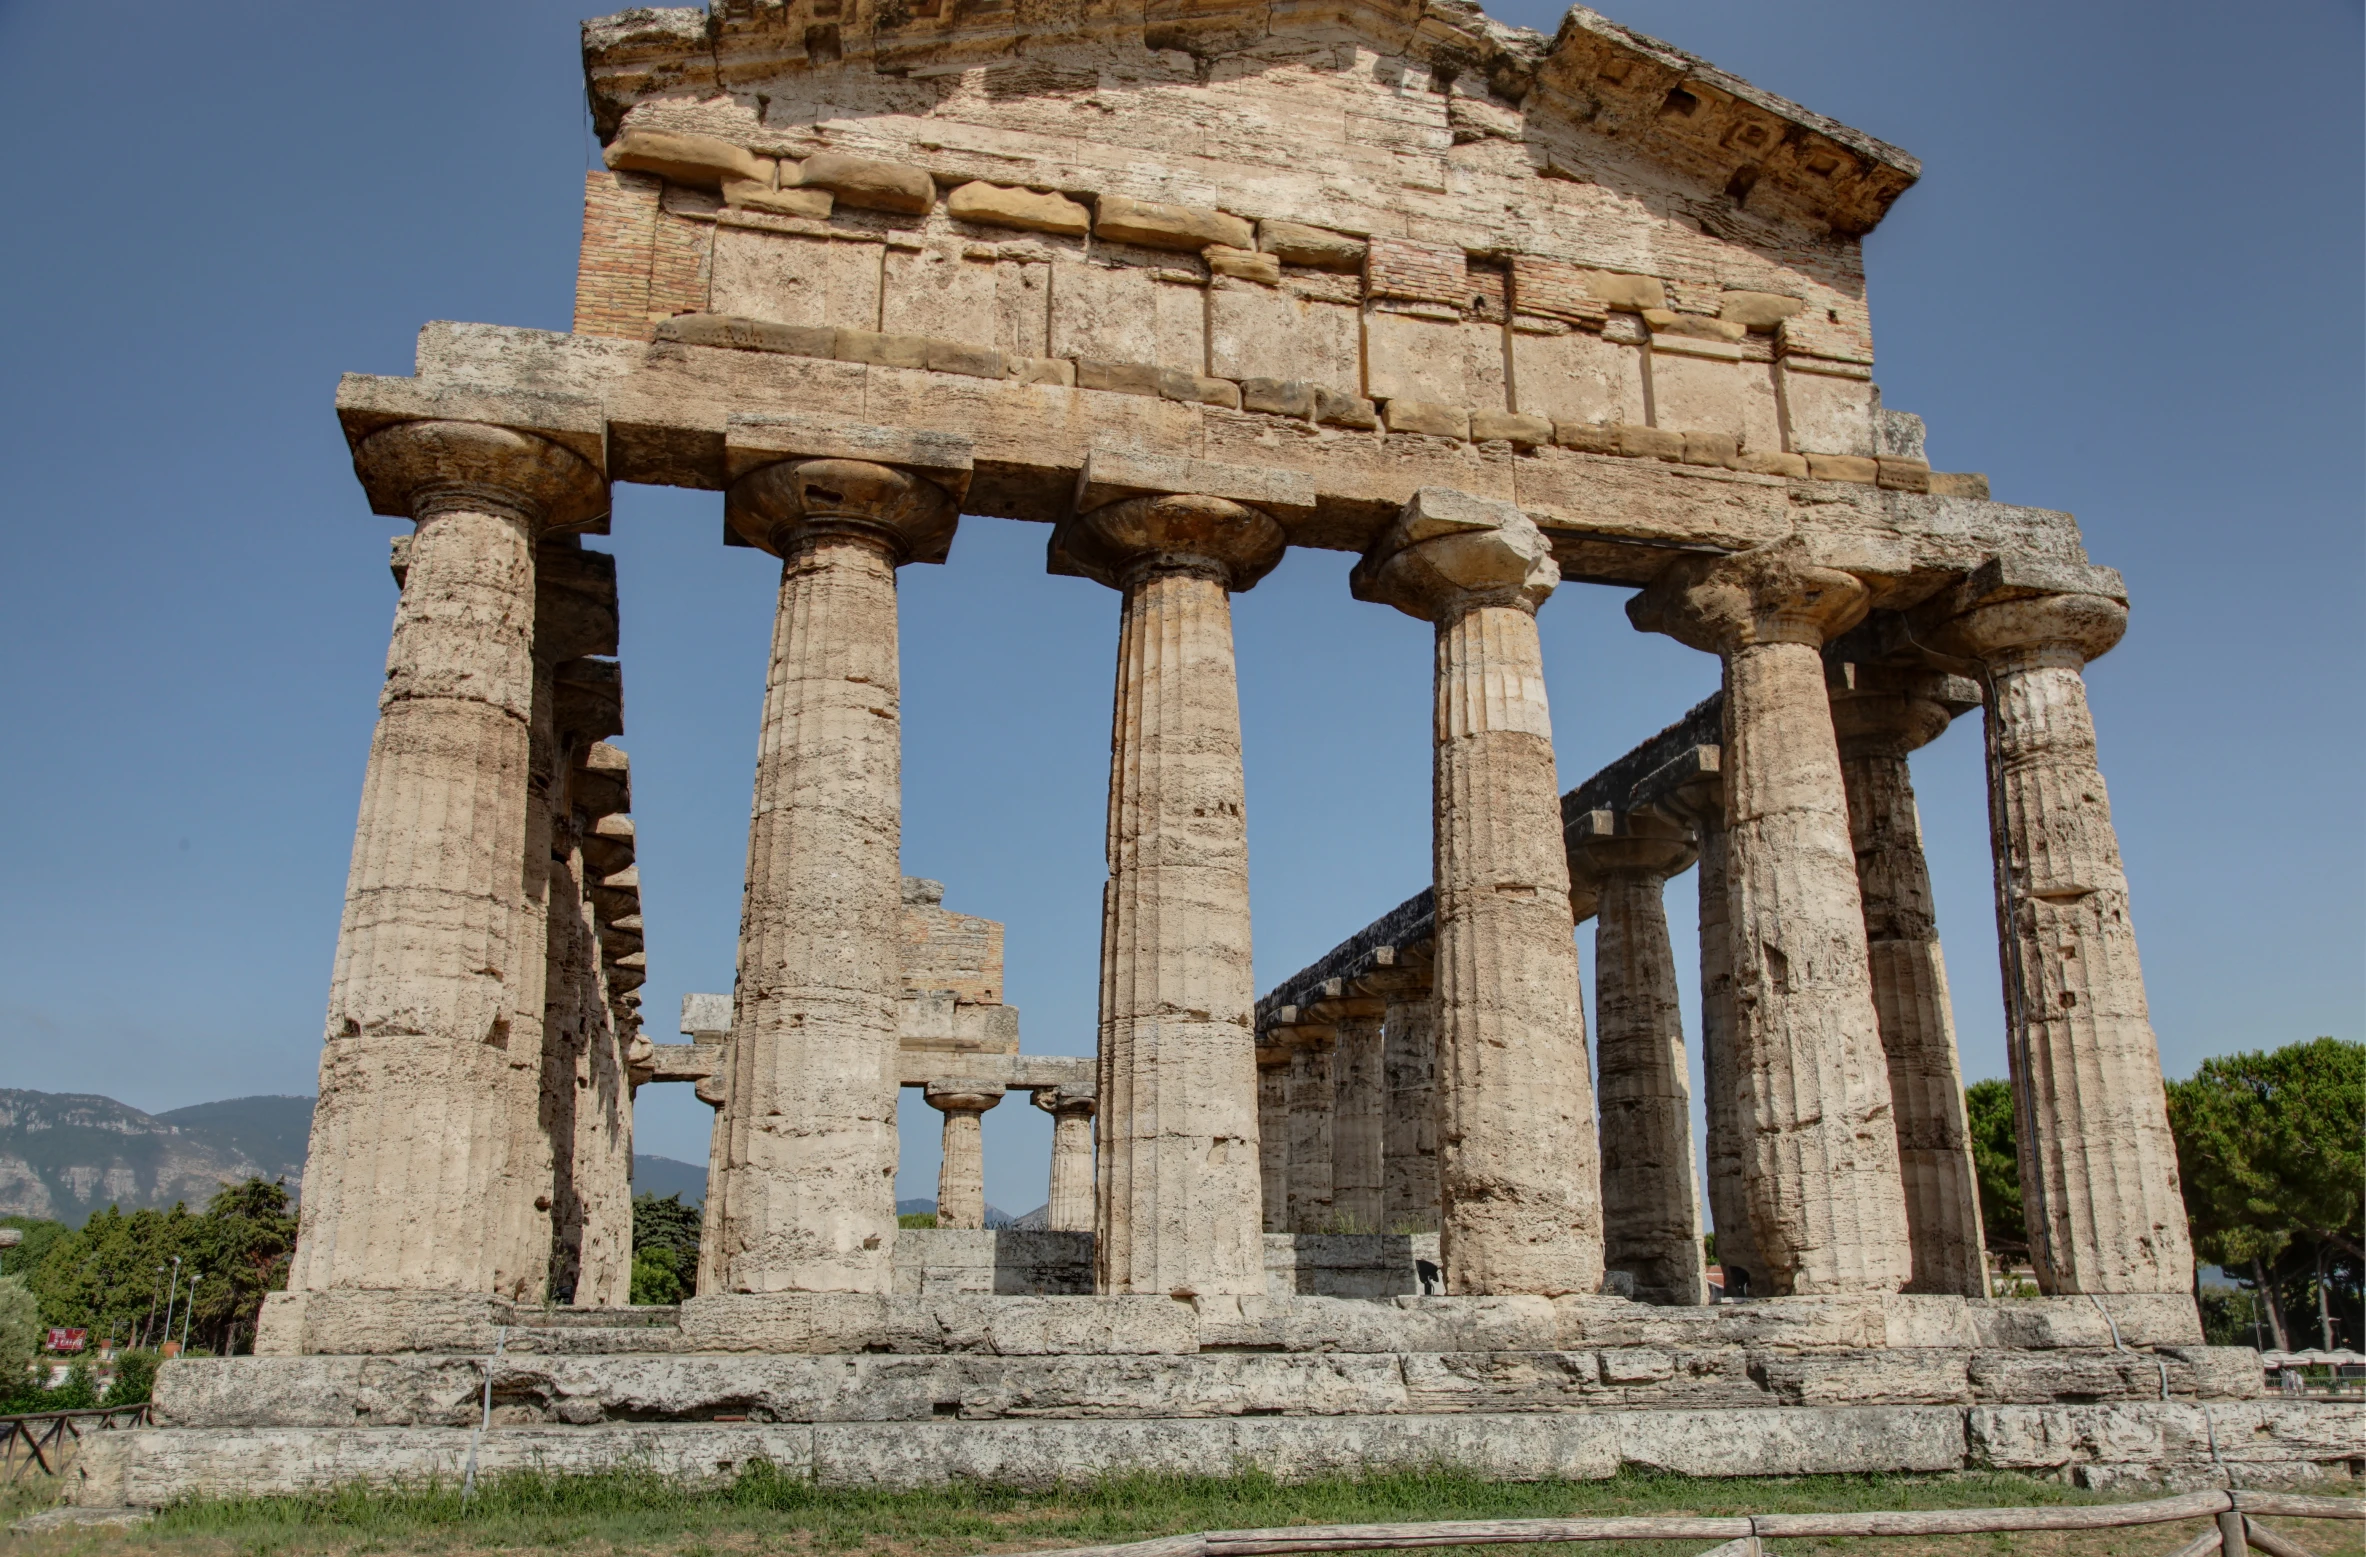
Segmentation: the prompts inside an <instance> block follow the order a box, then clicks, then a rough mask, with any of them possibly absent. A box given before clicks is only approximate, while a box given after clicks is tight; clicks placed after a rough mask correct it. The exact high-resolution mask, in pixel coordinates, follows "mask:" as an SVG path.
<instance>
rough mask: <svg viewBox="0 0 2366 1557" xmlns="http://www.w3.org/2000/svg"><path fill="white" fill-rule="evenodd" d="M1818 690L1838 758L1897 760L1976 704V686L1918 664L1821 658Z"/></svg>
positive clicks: (1976, 684)
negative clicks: (1824, 698) (1826, 700)
mask: <svg viewBox="0 0 2366 1557" xmlns="http://www.w3.org/2000/svg"><path fill="white" fill-rule="evenodd" d="M1824 686H1825V688H1826V690H1827V691H1829V692H1830V693H1831V695H1832V733H1833V734H1834V735H1835V736H1837V737H1838V738H1839V741H1840V755H1841V756H1842V757H1903V756H1905V755H1906V754H1907V753H1909V752H1912V751H1917V750H1919V749H1921V748H1922V747H1924V746H1927V745H1929V744H1930V743H1931V742H1933V741H1935V740H1937V739H1938V738H1939V737H1940V736H1942V735H1944V734H1946V733H1947V726H1948V725H1949V724H1951V723H1952V722H1954V719H1955V716H1956V715H1958V714H1960V713H1964V712H1967V711H1968V710H1971V709H1974V708H1977V707H1979V706H1980V687H1979V683H1977V682H1975V681H1972V680H1970V679H1969V678H1967V677H1964V676H1951V675H1948V674H1947V673H1946V672H1944V671H1937V670H1930V669H1926V668H1924V667H1922V666H1919V665H1881V664H1868V663H1864V662H1861V661H1854V660H1838V659H1826V660H1825V662H1824Z"/></svg>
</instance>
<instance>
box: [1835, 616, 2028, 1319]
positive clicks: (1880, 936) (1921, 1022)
mask: <svg viewBox="0 0 2366 1557" xmlns="http://www.w3.org/2000/svg"><path fill="white" fill-rule="evenodd" d="M1826 678H1827V682H1828V684H1829V686H1830V690H1831V694H1832V728H1833V730H1834V732H1835V734H1837V735H1838V737H1839V739H1840V772H1841V777H1842V778H1843V779H1844V780H1845V781H1846V782H1847V786H1848V829H1849V836H1850V837H1851V838H1852V839H1854V840H1855V843H1856V850H1857V886H1858V890H1859V891H1861V892H1862V893H1863V894H1864V898H1865V942H1866V950H1867V954H1868V958H1869V961H1870V964H1871V969H1872V975H1873V1009H1874V1013H1875V1014H1876V1015H1877V1016H1878V1017H1879V1018H1880V1021H1881V1048H1882V1053H1883V1054H1884V1055H1886V1056H1887V1057H1888V1060H1889V1077H1890V1106H1891V1108H1892V1110H1893V1111H1894V1112H1895V1114H1896V1118H1897V1130H1898V1170H1899V1175H1900V1178H1901V1180H1902V1181H1903V1183H1904V1187H1905V1192H1906V1231H1907V1237H1908V1240H1909V1242H1910V1244H1911V1246H1912V1248H1913V1253H1914V1275H1913V1277H1912V1279H1911V1280H1909V1281H1908V1282H1907V1283H1906V1290H1907V1291H1909V1292H1953V1293H1959V1294H1961V1295H1962V1296H1965V1297H1986V1296H1987V1295H1988V1267H1987V1261H1986V1257H1985V1252H1984V1248H1983V1244H1982V1241H1981V1235H1980V1188H1979V1181H1978V1179H1977V1178H1976V1177H1974V1175H1973V1172H1972V1135H1971V1125H1970V1122H1969V1121H1968V1120H1967V1119H1966V1117H1965V1115H1964V1102H1963V1067H1962V1066H1961V1064H1960V1063H1958V1061H1957V1059H1956V1053H1955V1012H1954V1009H1953V1007H1952V1005H1951V1004H1950V1002H1949V1001H1948V998H1947V964H1946V962H1945V960H1944V959H1942V958H1941V956H1940V954H1939V923H1938V918H1937V915H1936V912H1935V910H1934V909H1933V906H1932V903H1931V876H1930V871H1929V869H1928V867H1927V866H1925V864H1924V863H1923V856H1922V820H1921V818H1920V816H1918V815H1917V814H1916V811H1915V808H1914V782H1913V779H1912V778H1911V777H1910V776H1909V775H1908V773H1907V771H1906V754H1907V753H1908V752H1911V751H1913V750H1915V749H1916V748H1917V747H1920V746H1923V745H1926V744H1928V743H1929V742H1930V741H1932V740H1934V739H1936V738H1937V737H1938V736H1939V735H1941V734H1942V733H1944V732H1945V730H1946V728H1947V725H1948V722H1949V721H1950V720H1952V719H1953V718H1954V717H1955V715H1956V714H1957V713H1959V712H1961V711H1962V710H1964V709H1967V708H1971V707H1974V706H1976V705H1977V704H1978V702H1979V700H1980V690H1979V688H1978V687H1976V686H1974V685H1973V684H1972V683H1971V682H1968V681H1966V680H1964V679H1963V678H1962V677H1960V676H1948V675H1942V674H1939V673H1937V672H1935V671H1929V670H1922V669H1918V668H1905V669H1901V668H1896V667H1891V666H1883V665H1873V664H1864V663H1858V662H1855V661H1839V662H1835V663H1831V664H1828V665H1827V666H1826Z"/></svg>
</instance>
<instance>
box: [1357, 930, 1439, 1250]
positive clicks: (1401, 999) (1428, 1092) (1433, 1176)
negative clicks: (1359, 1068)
mask: <svg viewBox="0 0 2366 1557" xmlns="http://www.w3.org/2000/svg"><path fill="white" fill-rule="evenodd" d="M1370 982H1372V983H1373V984H1374V986H1375V987H1376V988H1377V989H1378V990H1379V991H1380V992H1381V994H1382V995H1383V996H1384V997H1385V998H1386V1000H1387V1002H1388V1003H1387V1006H1386V1008H1385V1009H1384V1010H1383V1011H1382V1013H1381V1017H1380V1048H1381V1062H1380V1063H1381V1069H1382V1071H1383V1072H1384V1074H1385V1076H1386V1081H1387V1087H1388V1115H1387V1121H1386V1124H1385V1126H1384V1132H1383V1138H1382V1143H1381V1153H1380V1178H1381V1196H1380V1225H1381V1228H1382V1230H1383V1231H1386V1232H1392V1233H1407V1232H1410V1233H1434V1232H1436V1231H1437V1230H1438V1110H1437V1085H1436V1083H1437V1071H1438V1003H1437V997H1436V995H1435V993H1434V992H1433V991H1432V990H1431V988H1430V971H1429V968H1428V967H1427V966H1426V964H1425V965H1422V966H1418V967H1412V966H1408V967H1406V968H1405V969H1403V970H1402V971H1401V972H1396V973H1391V974H1389V975H1386V976H1385V978H1382V977H1374V978H1373V979H1371V980H1370Z"/></svg>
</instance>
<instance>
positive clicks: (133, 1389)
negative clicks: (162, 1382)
mask: <svg viewBox="0 0 2366 1557" xmlns="http://www.w3.org/2000/svg"><path fill="white" fill-rule="evenodd" d="M155 1392H156V1354H155V1353H154V1352H124V1353H121V1354H120V1355H118V1356H117V1357H116V1359H115V1382H114V1383H112V1384H110V1385H108V1386H107V1398H106V1399H105V1400H102V1401H100V1402H99V1404H101V1405H104V1406H143V1405H146V1404H147V1403H148V1397H149V1396H150V1395H152V1394H154V1393H155Z"/></svg>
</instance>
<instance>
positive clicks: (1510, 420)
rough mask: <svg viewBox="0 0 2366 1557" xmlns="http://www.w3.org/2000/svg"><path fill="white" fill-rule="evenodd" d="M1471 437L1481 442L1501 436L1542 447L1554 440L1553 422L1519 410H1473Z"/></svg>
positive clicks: (1510, 441) (1532, 446) (1534, 446)
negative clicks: (1527, 414) (1526, 414)
mask: <svg viewBox="0 0 2366 1557" xmlns="http://www.w3.org/2000/svg"><path fill="white" fill-rule="evenodd" d="M1471 437H1472V438H1473V439H1475V440H1477V441H1479V442H1486V441H1487V440H1489V439H1497V438H1500V439H1502V440H1504V441H1505V442H1507V443H1516V444H1520V445H1522V446H1523V447H1526V448H1531V449H1534V448H1541V447H1542V446H1544V445H1545V444H1548V443H1551V442H1552V441H1553V424H1552V421H1551V420H1550V419H1549V418H1547V417H1542V416H1524V415H1522V414H1520V413H1519V412H1517V411H1473V412H1472V413H1471Z"/></svg>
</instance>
